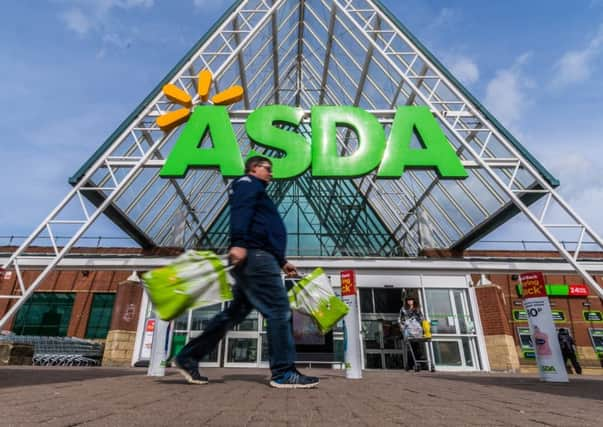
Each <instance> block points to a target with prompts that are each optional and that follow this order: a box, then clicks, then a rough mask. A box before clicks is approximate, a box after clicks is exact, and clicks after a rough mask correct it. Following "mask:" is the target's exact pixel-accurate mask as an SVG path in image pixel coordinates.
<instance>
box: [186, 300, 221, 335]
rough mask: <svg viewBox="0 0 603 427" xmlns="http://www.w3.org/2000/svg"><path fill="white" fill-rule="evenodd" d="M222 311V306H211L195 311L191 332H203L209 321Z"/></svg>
mask: <svg viewBox="0 0 603 427" xmlns="http://www.w3.org/2000/svg"><path fill="white" fill-rule="evenodd" d="M221 310H222V304H214V305H209V306H207V307H202V308H197V309H196V310H193V313H192V318H191V331H202V330H203V329H205V328H206V327H207V324H208V323H209V321H210V320H211V319H212V317H214V316H215V315H216V314H218V313H219V312H220V311H221Z"/></svg>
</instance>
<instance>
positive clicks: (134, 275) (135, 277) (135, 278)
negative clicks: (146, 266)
mask: <svg viewBox="0 0 603 427" xmlns="http://www.w3.org/2000/svg"><path fill="white" fill-rule="evenodd" d="M126 281H128V282H134V283H140V282H141V280H140V277H138V273H137V272H136V271H133V272H132V274H130V275H129V276H128V278H127V279H126Z"/></svg>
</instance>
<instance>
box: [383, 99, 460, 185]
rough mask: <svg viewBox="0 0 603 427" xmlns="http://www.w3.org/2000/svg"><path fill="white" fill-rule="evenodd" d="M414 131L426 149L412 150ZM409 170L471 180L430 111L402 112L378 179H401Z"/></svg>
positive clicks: (404, 109)
mask: <svg viewBox="0 0 603 427" xmlns="http://www.w3.org/2000/svg"><path fill="white" fill-rule="evenodd" d="M413 131H416V134H417V137H418V138H419V141H420V142H421V145H422V146H423V148H411V146H410V143H411V141H412V134H413ZM407 168H422V169H426V168H435V169H436V170H437V173H438V175H439V176H440V178H467V176H468V175H467V172H466V171H465V168H464V167H463V165H462V163H461V161H460V159H459V158H458V156H457V155H456V153H455V152H454V149H453V148H452V146H451V145H450V143H449V142H448V140H447V139H446V135H444V132H442V129H441V128H440V126H439V125H438V122H437V121H436V119H435V118H434V117H433V115H432V114H431V111H429V108H427V107H423V106H408V107H399V108H398V110H397V111H396V117H395V118H394V123H393V124H392V128H391V131H390V134H389V138H388V140H387V147H386V148H385V155H384V156H383V162H382V163H381V167H380V168H379V172H378V174H377V176H378V177H379V178H399V177H400V176H402V174H403V173H404V171H405V170H406V169H407Z"/></svg>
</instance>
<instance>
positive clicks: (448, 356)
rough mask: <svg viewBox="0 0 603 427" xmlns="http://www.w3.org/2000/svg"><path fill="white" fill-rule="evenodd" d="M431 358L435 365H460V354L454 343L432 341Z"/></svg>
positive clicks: (456, 343) (457, 346)
mask: <svg viewBox="0 0 603 427" xmlns="http://www.w3.org/2000/svg"><path fill="white" fill-rule="evenodd" d="M433 357H434V359H435V363H436V365H449V366H461V365H462V361H461V352H460V349H459V344H458V342H456V341H434V343H433Z"/></svg>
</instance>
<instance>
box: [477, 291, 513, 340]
mask: <svg viewBox="0 0 603 427" xmlns="http://www.w3.org/2000/svg"><path fill="white" fill-rule="evenodd" d="M475 293H476V295H477V303H478V306H479V315H480V317H481V320H482V327H483V329H484V335H512V334H513V333H512V332H511V328H510V327H509V319H508V318H507V314H506V312H507V310H506V307H505V298H504V293H503V290H502V289H501V288H500V287H499V286H496V285H489V286H479V287H477V288H475Z"/></svg>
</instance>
